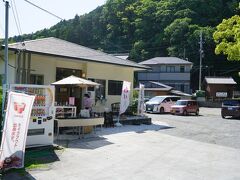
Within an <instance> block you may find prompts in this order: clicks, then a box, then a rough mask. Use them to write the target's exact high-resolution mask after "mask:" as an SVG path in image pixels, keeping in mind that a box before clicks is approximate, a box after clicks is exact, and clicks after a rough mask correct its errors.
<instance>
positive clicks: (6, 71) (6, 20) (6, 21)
mask: <svg viewBox="0 0 240 180" xmlns="http://www.w3.org/2000/svg"><path fill="white" fill-rule="evenodd" d="M4 2H5V49H4V63H5V64H4V65H5V71H4V84H5V85H6V88H7V86H8V19H9V11H8V10H9V2H8V1H5V0H4Z"/></svg>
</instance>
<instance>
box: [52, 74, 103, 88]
mask: <svg viewBox="0 0 240 180" xmlns="http://www.w3.org/2000/svg"><path fill="white" fill-rule="evenodd" d="M52 85H75V86H80V87H88V86H99V85H100V84H98V83H95V82H93V81H90V80H87V79H83V78H79V77H76V76H69V77H67V78H64V79H62V80H59V81H56V82H54V83H52Z"/></svg>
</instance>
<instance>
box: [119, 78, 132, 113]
mask: <svg viewBox="0 0 240 180" xmlns="http://www.w3.org/2000/svg"><path fill="white" fill-rule="evenodd" d="M130 89H131V83H130V82H128V81H123V86H122V95H121V103H120V111H119V115H120V114H123V113H124V112H125V111H126V110H127V108H128V106H129V101H130V99H129V98H130Z"/></svg>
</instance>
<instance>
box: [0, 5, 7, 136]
mask: <svg viewBox="0 0 240 180" xmlns="http://www.w3.org/2000/svg"><path fill="white" fill-rule="evenodd" d="M4 2H5V6H6V7H5V49H4V68H5V69H4V81H3V86H2V87H3V95H2V107H1V108H2V122H1V124H0V125H1V137H2V129H3V124H4V118H5V112H4V108H5V102H6V101H5V99H6V98H7V97H6V93H7V90H8V14H9V13H8V8H9V2H8V1H4ZM0 141H1V139H0Z"/></svg>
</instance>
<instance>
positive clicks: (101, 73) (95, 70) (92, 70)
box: [87, 62, 133, 107]
mask: <svg viewBox="0 0 240 180" xmlns="http://www.w3.org/2000/svg"><path fill="white" fill-rule="evenodd" d="M87 78H93V79H103V80H106V99H107V102H106V104H107V107H111V104H112V103H116V102H120V99H121V96H118V95H116V96H113V95H108V80H118V81H124V80H125V81H129V82H131V90H132V89H133V68H129V67H123V66H116V65H110V64H101V63H90V62H89V63H87ZM131 98H132V94H131Z"/></svg>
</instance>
